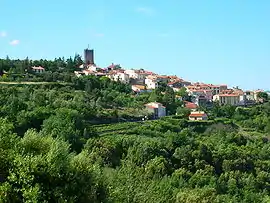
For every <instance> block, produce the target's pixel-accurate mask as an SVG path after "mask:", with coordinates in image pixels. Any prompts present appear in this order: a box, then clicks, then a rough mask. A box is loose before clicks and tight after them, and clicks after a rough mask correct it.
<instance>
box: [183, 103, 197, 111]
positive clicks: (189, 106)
mask: <svg viewBox="0 0 270 203" xmlns="http://www.w3.org/2000/svg"><path fill="white" fill-rule="evenodd" d="M185 107H186V108H188V109H196V108H198V105H197V104H194V103H192V102H186V103H185Z"/></svg>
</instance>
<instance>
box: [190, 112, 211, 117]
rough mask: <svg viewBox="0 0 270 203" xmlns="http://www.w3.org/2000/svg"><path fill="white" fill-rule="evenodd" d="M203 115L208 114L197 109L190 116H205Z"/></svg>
mask: <svg viewBox="0 0 270 203" xmlns="http://www.w3.org/2000/svg"><path fill="white" fill-rule="evenodd" d="M203 116H207V114H206V113H205V112H204V111H195V112H191V113H190V114H189V117H203Z"/></svg>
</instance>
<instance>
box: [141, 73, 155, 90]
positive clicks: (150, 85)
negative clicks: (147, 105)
mask: <svg viewBox="0 0 270 203" xmlns="http://www.w3.org/2000/svg"><path fill="white" fill-rule="evenodd" d="M144 83H145V85H146V86H147V89H156V88H157V87H158V82H157V78H156V76H153V75H149V76H147V77H146V78H145V80H144Z"/></svg>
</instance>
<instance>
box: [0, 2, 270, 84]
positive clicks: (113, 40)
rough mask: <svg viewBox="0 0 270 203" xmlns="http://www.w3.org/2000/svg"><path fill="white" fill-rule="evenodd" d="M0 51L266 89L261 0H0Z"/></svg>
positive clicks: (268, 5)
mask: <svg viewBox="0 0 270 203" xmlns="http://www.w3.org/2000/svg"><path fill="white" fill-rule="evenodd" d="M0 8H1V15H0V58H5V57H6V56H7V55H8V56H9V57H10V58H14V59H15V58H20V59H23V58H26V57H27V56H28V57H29V58H31V59H40V58H43V59H45V58H46V59H54V58H55V57H62V56H64V57H70V56H74V55H75V53H78V54H80V55H82V54H83V49H84V48H87V46H88V44H89V46H90V48H93V49H94V50H95V63H96V64H97V65H98V66H100V67H107V66H108V65H110V64H111V63H116V64H121V66H122V67H123V68H125V69H129V68H135V69H139V68H143V69H145V70H150V71H154V72H157V73H159V74H170V75H177V76H179V77H181V78H183V79H186V80H189V81H192V82H197V81H198V82H205V83H212V84H228V85H229V86H231V87H233V86H239V87H240V88H244V89H259V88H260V89H270V82H269V81H270V80H269V79H270V12H269V10H270V1H269V0H258V1H255V0H185V1H184V0H166V1H157V0H136V1H134V0H129V1H127V0H96V1H93V0H79V1H74V0H73V1H71V0H65V1H63V0H54V1H53V0H46V1H45V0H40V1H36V0H35V1H34V0H25V1H22V0H0Z"/></svg>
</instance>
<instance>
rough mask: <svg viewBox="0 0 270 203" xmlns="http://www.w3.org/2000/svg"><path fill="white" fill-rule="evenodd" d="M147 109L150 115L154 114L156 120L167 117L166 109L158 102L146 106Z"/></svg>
mask: <svg viewBox="0 0 270 203" xmlns="http://www.w3.org/2000/svg"><path fill="white" fill-rule="evenodd" d="M145 107H146V109H147V111H148V112H149V113H152V114H153V116H154V118H160V117H163V116H166V107H165V106H163V105H162V104H161V103H158V102H150V103H148V104H145Z"/></svg>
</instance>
